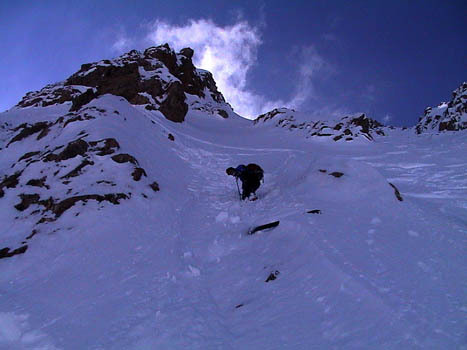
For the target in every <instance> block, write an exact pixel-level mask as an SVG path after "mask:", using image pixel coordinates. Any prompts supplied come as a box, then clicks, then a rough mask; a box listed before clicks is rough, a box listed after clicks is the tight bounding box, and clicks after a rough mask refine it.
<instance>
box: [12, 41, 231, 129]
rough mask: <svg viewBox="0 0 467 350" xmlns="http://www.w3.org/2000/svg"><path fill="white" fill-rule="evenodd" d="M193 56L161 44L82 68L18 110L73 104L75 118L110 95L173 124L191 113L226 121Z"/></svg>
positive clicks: (220, 103) (227, 108) (224, 110)
mask: <svg viewBox="0 0 467 350" xmlns="http://www.w3.org/2000/svg"><path fill="white" fill-rule="evenodd" d="M193 54H194V52H193V50H192V49H190V48H185V49H182V50H181V51H180V52H179V53H175V51H174V50H172V49H171V48H170V47H169V46H168V45H167V44H165V45H161V46H157V47H150V48H148V49H146V50H145V51H144V52H139V51H137V50H132V51H130V52H128V53H126V54H124V55H122V56H120V57H117V58H115V59H113V60H102V61H99V62H95V63H87V64H83V65H82V66H81V68H80V70H79V71H78V72H76V73H74V74H73V75H72V76H70V77H69V78H68V79H66V80H65V81H63V82H60V83H56V84H51V85H47V86H46V87H44V88H43V89H42V90H40V91H35V92H29V93H27V94H26V96H24V97H23V99H22V100H21V101H20V102H19V103H18V104H17V107H30V106H34V107H45V106H49V105H53V104H62V103H65V102H71V108H70V111H72V112H73V111H78V110H79V109H81V108H82V107H83V106H84V105H86V104H87V103H89V102H90V101H92V100H93V99H95V98H96V97H99V96H101V95H104V94H112V95H116V96H121V97H124V98H125V99H127V100H128V102H130V103H131V104H134V105H144V106H145V107H146V109H148V110H158V111H160V112H161V113H162V114H163V115H164V116H165V117H166V118H167V119H169V120H171V121H173V122H183V121H184V119H185V116H186V114H187V112H188V110H189V108H190V107H191V108H193V109H200V110H203V111H207V112H209V113H211V114H217V115H219V116H221V117H223V118H226V117H228V116H229V114H230V113H232V112H233V111H232V108H231V107H230V105H229V104H227V103H226V102H225V99H224V97H223V96H222V94H221V93H220V92H219V91H218V90H217V87H216V83H215V81H214V79H213V77H212V74H211V73H209V72H207V71H204V70H201V69H196V67H195V66H194V65H193V62H192V57H193Z"/></svg>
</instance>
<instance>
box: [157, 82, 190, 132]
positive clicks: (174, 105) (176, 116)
mask: <svg viewBox="0 0 467 350" xmlns="http://www.w3.org/2000/svg"><path fill="white" fill-rule="evenodd" d="M185 99H186V97H185V92H184V91H183V86H182V84H180V83H179V82H177V81H176V82H174V83H172V84H171V85H170V87H169V89H168V90H167V97H166V99H165V100H164V101H163V102H162V103H161V106H160V108H159V110H160V111H161V112H162V114H163V115H164V116H165V117H166V118H167V119H168V120H171V121H173V122H176V123H181V122H183V121H184V120H185V115H186V113H187V112H188V105H187V104H186V103H185Z"/></svg>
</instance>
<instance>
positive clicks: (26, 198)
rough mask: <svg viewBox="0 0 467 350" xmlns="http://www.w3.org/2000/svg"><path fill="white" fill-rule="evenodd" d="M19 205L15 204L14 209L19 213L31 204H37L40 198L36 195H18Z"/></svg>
mask: <svg viewBox="0 0 467 350" xmlns="http://www.w3.org/2000/svg"><path fill="white" fill-rule="evenodd" d="M19 197H20V198H21V203H19V204H16V205H15V208H16V209H17V210H19V211H23V210H26V209H28V208H29V206H30V205H31V204H37V203H38V202H39V198H40V196H39V195H38V194H37V193H36V194H20V195H19Z"/></svg>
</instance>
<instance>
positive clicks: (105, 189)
mask: <svg viewBox="0 0 467 350" xmlns="http://www.w3.org/2000/svg"><path fill="white" fill-rule="evenodd" d="M119 114H120V113H119V112H118V113H115V111H114V112H111V113H109V112H107V111H106V110H105V109H103V108H98V107H95V106H89V107H84V108H81V109H80V110H78V111H76V112H69V113H66V114H65V115H61V116H59V117H55V118H53V117H52V118H51V117H45V116H44V119H45V120H41V121H37V122H32V123H24V122H23V123H21V124H19V125H18V126H16V127H13V126H11V127H10V126H7V127H5V128H4V129H2V136H3V137H2V139H4V143H5V144H6V146H5V152H9V154H10V155H13V154H16V155H17V156H16V157H14V156H12V157H11V156H10V157H8V158H10V159H11V163H7V164H8V166H7V167H5V168H3V170H2V175H3V176H2V178H0V198H2V197H8V199H6V201H7V202H8V201H9V202H10V203H11V207H12V208H14V210H16V212H17V215H16V218H15V220H16V222H18V223H19V222H22V223H23V224H22V226H24V227H28V228H27V229H23V231H26V232H33V234H29V233H28V234H27V237H25V236H26V234H25V235H24V236H23V237H22V238H21V240H22V243H21V244H20V246H19V247H18V248H16V247H15V248H13V249H11V248H10V247H8V248H3V247H0V248H3V249H2V251H1V252H2V253H1V254H0V255H1V257H3V258H7V257H12V256H14V255H17V254H22V253H24V252H25V251H26V249H25V248H23V246H24V243H26V241H29V240H30V239H31V238H32V237H33V236H35V235H36V234H37V233H40V232H48V231H50V228H49V226H48V225H49V224H50V223H52V222H55V221H57V220H58V219H59V218H60V217H61V216H62V215H63V214H64V213H65V212H66V211H68V210H70V209H71V208H74V207H75V208H76V207H77V206H78V205H79V208H76V210H75V212H74V215H76V216H78V215H80V214H81V212H82V207H83V206H85V205H87V204H88V202H89V203H91V202H95V203H98V204H99V208H102V207H103V206H104V205H108V204H112V205H118V204H120V203H121V201H124V200H128V199H130V198H131V197H132V196H135V195H137V194H139V193H141V196H143V197H144V198H148V195H147V194H146V193H145V192H146V191H147V192H148V193H150V192H149V188H152V190H153V191H155V192H156V191H158V190H159V187H158V185H157V183H156V182H154V179H150V178H149V176H148V173H147V172H146V170H145V169H144V168H142V167H141V165H140V164H139V162H138V160H137V159H136V158H135V157H134V156H133V155H131V154H129V153H125V152H121V151H122V149H121V145H120V142H119V141H117V139H116V138H114V137H103V138H102V137H99V128H97V130H96V131H97V132H98V133H97V134H96V135H95V136H91V135H92V134H93V132H88V131H86V129H88V130H93V125H95V124H96V123H97V122H99V123H102V122H103V121H104V120H106V119H107V123H108V122H109V121H110V118H114V119H113V121H114V122H117V123H120V128H122V129H123V128H124V126H123V124H122V123H124V122H125V119H124V118H125V117H121V116H120V115H119ZM115 118H117V120H115ZM23 121H24V120H23ZM6 135H8V136H6ZM30 149H33V151H30ZM24 150H28V151H27V152H26V153H24V154H23V152H24ZM117 151H118V153H117ZM149 175H152V174H149ZM150 180H152V183H151V181H150ZM136 184H138V185H137V186H136ZM135 189H137V193H136V194H135V193H133V191H134V190H135ZM98 210H99V209H98ZM26 247H27V246H26Z"/></svg>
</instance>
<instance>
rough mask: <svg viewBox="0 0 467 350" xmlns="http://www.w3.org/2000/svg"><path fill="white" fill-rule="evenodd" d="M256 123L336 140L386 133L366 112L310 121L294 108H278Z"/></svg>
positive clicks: (260, 117) (349, 139)
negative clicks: (336, 119) (334, 119)
mask: <svg viewBox="0 0 467 350" xmlns="http://www.w3.org/2000/svg"><path fill="white" fill-rule="evenodd" d="M254 123H255V124H260V123H261V124H264V123H266V124H270V123H274V125H275V126H276V127H281V128H285V129H288V130H302V131H304V132H305V133H306V137H331V138H332V139H333V140H334V141H339V140H345V141H351V140H353V139H356V138H358V137H361V136H363V137H365V138H366V139H368V140H373V139H374V137H375V135H381V136H384V135H385V133H384V131H383V125H382V124H381V123H379V122H378V121H376V120H373V119H371V118H368V117H367V116H366V115H365V114H361V115H359V116H345V117H343V118H341V119H340V120H338V121H332V120H329V121H321V120H318V121H309V120H307V117H306V116H305V115H303V116H301V115H300V113H298V112H296V111H295V110H293V109H287V108H277V109H274V110H272V111H270V112H268V113H265V114H262V115H260V116H259V117H258V118H256V119H255V121H254Z"/></svg>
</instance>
